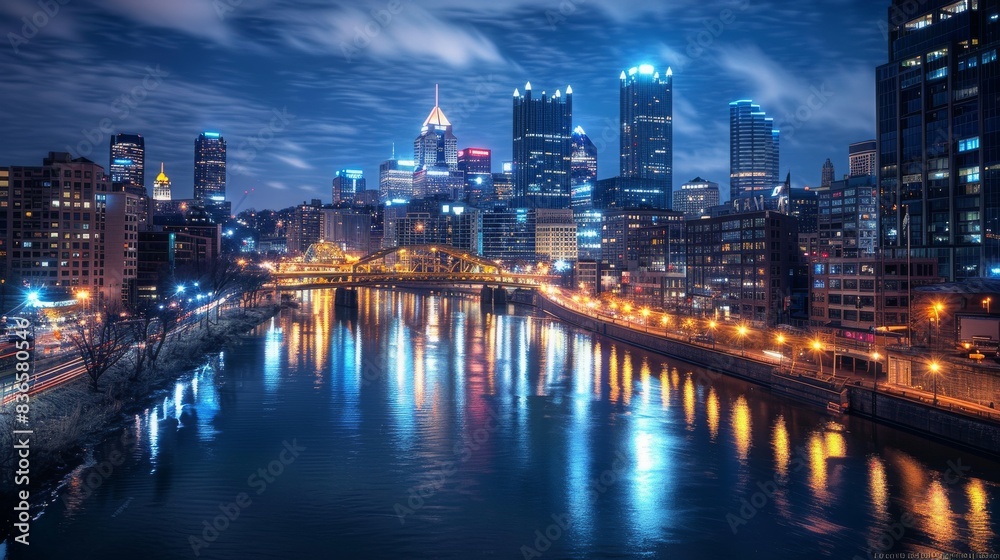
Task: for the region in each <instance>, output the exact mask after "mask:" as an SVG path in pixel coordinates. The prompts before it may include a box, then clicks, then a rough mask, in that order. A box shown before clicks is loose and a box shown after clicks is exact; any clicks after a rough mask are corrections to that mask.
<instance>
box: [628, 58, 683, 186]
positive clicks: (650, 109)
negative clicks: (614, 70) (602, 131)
mask: <svg viewBox="0 0 1000 560" xmlns="http://www.w3.org/2000/svg"><path fill="white" fill-rule="evenodd" d="M673 74H674V73H673V70H671V69H670V68H667V71H666V73H665V74H664V76H663V77H661V76H660V73H659V72H657V71H656V70H655V69H654V68H653V66H652V65H649V64H643V65H641V66H638V67H635V68H631V69H629V71H628V73H627V74H626V73H625V72H624V71H623V72H622V73H621V77H620V78H619V79H620V80H621V92H620V95H619V101H620V110H621V176H622V177H623V178H638V179H647V180H654V181H662V182H663V183H664V184H665V186H664V191H665V192H666V198H667V200H669V199H670V193H671V190H672V187H673V161H674V150H673V143H674V141H673V130H674V122H673V118H674V117H673V115H674V108H673V107H674V105H673Z"/></svg>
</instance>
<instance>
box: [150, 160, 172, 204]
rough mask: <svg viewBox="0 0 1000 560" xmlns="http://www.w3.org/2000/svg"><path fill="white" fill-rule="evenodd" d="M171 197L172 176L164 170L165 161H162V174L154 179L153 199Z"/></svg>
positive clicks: (159, 199) (166, 199)
mask: <svg viewBox="0 0 1000 560" xmlns="http://www.w3.org/2000/svg"><path fill="white" fill-rule="evenodd" d="M170 199H171V193H170V178H169V177H167V174H166V173H164V172H163V162H160V174H159V175H157V176H156V181H153V200H154V201H157V202H160V201H169V200H170Z"/></svg>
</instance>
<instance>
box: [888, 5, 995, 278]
mask: <svg viewBox="0 0 1000 560" xmlns="http://www.w3.org/2000/svg"><path fill="white" fill-rule="evenodd" d="M899 14H905V17H900V16H899ZM888 21H889V22H890V24H889V26H888V51H889V52H888V63H887V64H884V65H882V66H880V67H878V69H877V71H876V85H875V87H876V96H877V98H876V99H877V101H876V132H877V134H876V139H877V144H878V150H877V159H878V163H877V165H878V170H877V172H878V188H879V190H880V198H881V200H880V204H879V206H880V208H881V210H880V212H881V216H880V218H879V221H880V224H879V228H880V234H881V237H882V244H881V246H882V247H894V248H896V252H897V253H899V252H901V253H903V254H905V252H906V250H907V247H909V248H910V255H909V256H910V258H912V259H923V258H927V259H934V260H936V261H937V263H938V270H939V272H940V274H941V276H943V277H945V278H948V279H949V280H952V281H957V280H962V279H965V278H978V277H994V278H1000V126H998V125H997V124H996V122H995V121H996V115H1000V60H998V59H997V52H998V51H1000V33H998V31H1000V7H998V5H997V2H996V1H995V0H991V1H988V2H987V1H975V0H959V1H956V0H927V1H921V2H912V1H903V0H893V2H892V5H891V6H890V8H889V18H888Z"/></svg>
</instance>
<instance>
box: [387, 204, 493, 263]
mask: <svg viewBox="0 0 1000 560" xmlns="http://www.w3.org/2000/svg"><path fill="white" fill-rule="evenodd" d="M385 213H386V218H385V219H386V237H388V236H389V234H390V225H389V222H390V220H391V221H392V226H391V232H392V235H393V237H394V239H393V240H392V241H389V243H392V244H391V245H389V246H393V247H410V246H414V245H450V246H452V247H455V248H456V249H462V250H465V251H468V252H470V253H475V254H480V252H481V251H482V240H481V236H480V232H481V217H480V214H479V211H478V210H476V209H475V208H472V207H470V206H467V205H466V204H465V203H462V202H452V201H449V200H447V198H445V197H443V196H436V197H427V198H422V199H417V200H413V201H410V202H409V203H408V204H401V205H397V204H393V205H391V206H387V207H386V209H385ZM386 243H387V242H386V241H383V243H382V244H383V246H386Z"/></svg>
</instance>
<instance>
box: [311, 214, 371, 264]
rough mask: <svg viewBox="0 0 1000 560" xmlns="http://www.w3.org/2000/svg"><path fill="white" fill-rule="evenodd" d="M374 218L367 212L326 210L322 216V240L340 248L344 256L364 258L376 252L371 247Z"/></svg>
mask: <svg viewBox="0 0 1000 560" xmlns="http://www.w3.org/2000/svg"><path fill="white" fill-rule="evenodd" d="M371 234H372V216H371V214H369V213H367V212H356V211H354V210H345V209H334V208H325V209H323V210H322V213H321V216H320V239H321V240H322V241H326V242H327V243H332V244H334V245H336V246H337V247H338V248H340V250H341V251H343V252H344V254H346V255H349V256H352V257H363V256H365V255H368V254H370V253H372V252H374V251H373V250H372V249H373V247H372V246H371Z"/></svg>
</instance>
